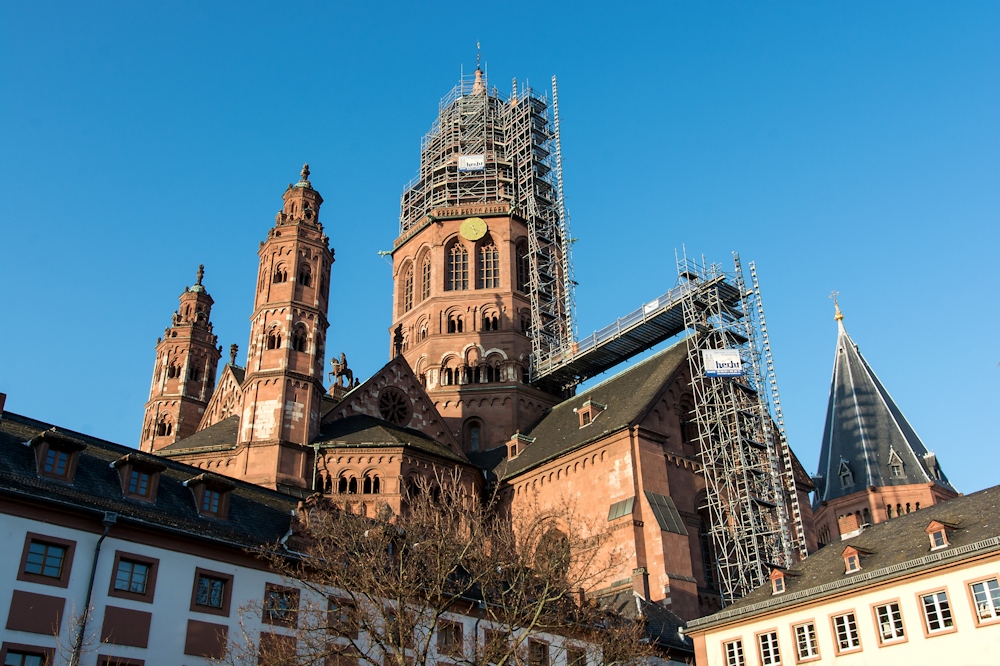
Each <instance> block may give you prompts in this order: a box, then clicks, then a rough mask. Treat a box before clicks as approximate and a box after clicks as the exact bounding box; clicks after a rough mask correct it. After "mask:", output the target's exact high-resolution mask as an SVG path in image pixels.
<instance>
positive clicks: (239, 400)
mask: <svg viewBox="0 0 1000 666" xmlns="http://www.w3.org/2000/svg"><path fill="white" fill-rule="evenodd" d="M243 375H244V372H243V368H237V367H236V366H234V365H229V364H227V365H226V366H225V367H224V368H223V369H222V376H221V377H219V383H218V384H217V385H216V387H215V391H213V392H212V397H211V398H210V399H209V401H208V405H207V406H206V407H205V414H204V416H202V417H201V423H199V424H198V430H204V429H205V428H208V427H209V426H212V425H215V424H216V423H218V422H219V421H223V420H225V419H227V418H229V417H230V416H236V415H238V414H242V413H243Z"/></svg>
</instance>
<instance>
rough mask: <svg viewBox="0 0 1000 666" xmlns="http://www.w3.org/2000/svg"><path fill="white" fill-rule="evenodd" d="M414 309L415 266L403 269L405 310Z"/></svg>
mask: <svg viewBox="0 0 1000 666" xmlns="http://www.w3.org/2000/svg"><path fill="white" fill-rule="evenodd" d="M412 309H413V266H407V267H406V270H404V271H403V312H409V311H410V310H412Z"/></svg>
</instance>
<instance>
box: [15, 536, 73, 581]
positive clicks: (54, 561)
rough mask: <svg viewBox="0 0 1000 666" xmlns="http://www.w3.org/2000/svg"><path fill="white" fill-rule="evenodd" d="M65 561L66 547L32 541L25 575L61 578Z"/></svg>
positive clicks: (25, 566)
mask: <svg viewBox="0 0 1000 666" xmlns="http://www.w3.org/2000/svg"><path fill="white" fill-rule="evenodd" d="M65 560H66V548H65V547H63V546H57V545H55V544H51V543H43V542H41V541H32V542H31V544H30V545H29V546H28V560H27V561H26V562H25V563H24V573H28V574H34V575H36V576H46V577H48V578H59V577H60V576H61V575H62V568H63V562H64V561H65Z"/></svg>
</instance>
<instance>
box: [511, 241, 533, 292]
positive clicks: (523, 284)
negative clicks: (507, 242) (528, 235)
mask: <svg viewBox="0 0 1000 666" xmlns="http://www.w3.org/2000/svg"><path fill="white" fill-rule="evenodd" d="M514 264H515V267H516V270H517V282H516V283H515V288H516V289H517V290H518V291H520V292H522V293H527V291H528V274H529V272H530V271H531V262H530V260H529V259H528V244H527V243H526V242H525V241H520V242H519V243H518V244H517V246H516V247H515V248H514Z"/></svg>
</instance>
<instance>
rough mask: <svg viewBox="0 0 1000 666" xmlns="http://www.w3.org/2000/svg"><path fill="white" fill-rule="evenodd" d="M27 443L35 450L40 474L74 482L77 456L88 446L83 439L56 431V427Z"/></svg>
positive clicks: (36, 463)
mask: <svg viewBox="0 0 1000 666" xmlns="http://www.w3.org/2000/svg"><path fill="white" fill-rule="evenodd" d="M25 444H26V445H27V446H30V447H32V448H33V449H34V450H35V465H36V468H37V470H38V475H39V476H44V477H48V478H50V479H56V480H58V481H65V482H67V483H72V482H73V476H74V475H75V474H76V463H77V458H78V457H79V454H80V451H82V450H84V449H85V448H87V445H86V444H85V443H84V442H83V441H82V440H79V439H76V438H75V437H70V436H68V435H64V434H62V433H59V432H56V430H55V428H51V429H49V430H46V431H45V432H43V433H41V434H39V435H37V436H35V437H33V438H31V440H29V441H27V442H25Z"/></svg>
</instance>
